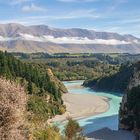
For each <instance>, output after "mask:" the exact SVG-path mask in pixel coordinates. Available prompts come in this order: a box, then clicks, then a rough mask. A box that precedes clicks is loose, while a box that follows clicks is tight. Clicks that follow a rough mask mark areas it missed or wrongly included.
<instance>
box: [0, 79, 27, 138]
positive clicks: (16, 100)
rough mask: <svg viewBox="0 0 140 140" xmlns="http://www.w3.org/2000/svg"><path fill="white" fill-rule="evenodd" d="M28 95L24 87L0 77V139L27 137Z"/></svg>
mask: <svg viewBox="0 0 140 140" xmlns="http://www.w3.org/2000/svg"><path fill="white" fill-rule="evenodd" d="M27 100H28V97H27V94H26V93H25V91H24V89H23V88H22V87H21V86H19V85H16V84H14V83H11V82H10V81H7V80H4V79H1V78H0V139H1V140H17V138H18V139H20V140H25V139H28V135H27V134H26V133H27V131H28V127H27V126H28V123H27V120H26V119H25V118H26V117H25V111H26V103H27Z"/></svg>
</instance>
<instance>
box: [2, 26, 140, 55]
mask: <svg viewBox="0 0 140 140" xmlns="http://www.w3.org/2000/svg"><path fill="white" fill-rule="evenodd" d="M0 50H2V51H8V52H24V53H35V52H47V53H64V52H65V53H67V52H68V53H140V38H137V37H135V36H132V35H120V34H118V33H111V32H97V31H94V30H87V29H80V28H71V29H58V28H52V27H49V26H46V25H34V26H24V25H21V24H16V23H10V24H0Z"/></svg>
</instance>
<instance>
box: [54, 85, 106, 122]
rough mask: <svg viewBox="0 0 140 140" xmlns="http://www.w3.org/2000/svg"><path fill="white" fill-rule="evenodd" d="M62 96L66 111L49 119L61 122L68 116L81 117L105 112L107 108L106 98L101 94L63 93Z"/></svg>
mask: <svg viewBox="0 0 140 140" xmlns="http://www.w3.org/2000/svg"><path fill="white" fill-rule="evenodd" d="M75 87H76V86H75ZM77 88H78V87H77ZM79 88H80V86H79ZM62 98H63V101H64V104H65V105H66V108H67V111H66V113H65V114H63V115H57V116H55V117H54V118H53V119H51V122H56V121H59V122H63V121H65V120H66V119H67V118H68V117H71V118H73V119H83V118H87V117H89V116H93V115H97V114H100V113H103V112H106V111H107V110H108V109H109V104H108V98H106V97H102V96H96V95H92V94H80V93H77V94H73V93H68V94H64V95H63V97H62Z"/></svg>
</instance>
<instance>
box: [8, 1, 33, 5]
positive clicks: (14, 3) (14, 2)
mask: <svg viewBox="0 0 140 140" xmlns="http://www.w3.org/2000/svg"><path fill="white" fill-rule="evenodd" d="M29 1H32V0H11V1H10V4H12V5H17V4H22V3H24V2H29Z"/></svg>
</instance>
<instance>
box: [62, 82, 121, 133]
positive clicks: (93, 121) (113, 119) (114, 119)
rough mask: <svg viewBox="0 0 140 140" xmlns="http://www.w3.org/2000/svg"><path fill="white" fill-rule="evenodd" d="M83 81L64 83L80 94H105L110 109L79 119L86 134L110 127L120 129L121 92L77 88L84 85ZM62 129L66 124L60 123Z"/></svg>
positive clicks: (70, 90)
mask: <svg viewBox="0 0 140 140" xmlns="http://www.w3.org/2000/svg"><path fill="white" fill-rule="evenodd" d="M82 83H83V81H66V82H64V85H65V86H66V87H67V88H68V91H69V93H74V94H77V93H80V94H95V95H97V96H104V97H107V98H108V99H109V105H110V107H109V109H108V111H107V112H105V113H101V114H98V115H94V116H90V117H87V118H84V119H80V120H78V122H79V124H80V126H81V127H83V130H84V134H87V133H90V132H93V131H96V130H99V129H102V128H104V127H108V128H110V129H112V130H117V129H118V111H119V106H120V102H121V100H122V95H121V93H106V92H95V91H94V90H92V89H90V88H77V87H79V86H80V85H82ZM59 127H60V129H63V127H64V124H59Z"/></svg>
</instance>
